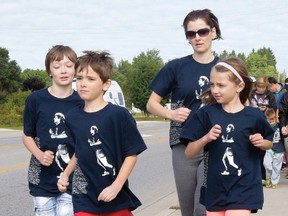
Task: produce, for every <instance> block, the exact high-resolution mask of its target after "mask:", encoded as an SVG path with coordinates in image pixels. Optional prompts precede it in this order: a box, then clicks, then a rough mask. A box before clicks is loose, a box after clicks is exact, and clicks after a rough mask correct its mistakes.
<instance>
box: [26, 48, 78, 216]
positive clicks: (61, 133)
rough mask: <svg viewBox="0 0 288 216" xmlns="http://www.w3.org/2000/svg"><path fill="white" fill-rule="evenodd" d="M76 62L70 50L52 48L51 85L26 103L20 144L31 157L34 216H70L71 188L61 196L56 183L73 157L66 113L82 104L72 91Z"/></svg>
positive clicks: (48, 57)
mask: <svg viewBox="0 0 288 216" xmlns="http://www.w3.org/2000/svg"><path fill="white" fill-rule="evenodd" d="M76 60H77V56H76V53H75V52H74V50H72V49H71V48H70V47H68V46H63V45H56V46H53V47H52V48H51V49H50V50H49V52H48V53H47V55H46V60H45V65H46V70H47V74H48V75H49V76H50V77H51V81H52V85H51V86H50V87H48V88H44V89H41V90H38V91H34V92H33V93H31V94H30V95H29V96H28V97H27V100H26V104H25V109H24V114H23V120H24V135H23V142H24V144H25V146H26V148H27V149H28V150H29V151H30V152H31V154H32V155H31V160H30V164H29V169H28V181H29V190H30V194H31V195H32V196H33V200H34V209H35V213H36V215H47V216H48V215H66V216H68V215H70V216H72V215H73V205H72V196H71V188H70V187H69V188H68V190H67V193H61V192H60V191H59V190H58V188H57V181H58V179H59V178H60V176H61V174H62V171H63V170H64V169H65V168H66V166H67V165H68V163H69V161H70V158H71V157H72V155H73V154H74V142H73V140H72V137H71V136H70V134H69V133H68V129H67V127H66V125H65V116H66V113H67V112H68V110H70V109H71V108H73V107H75V106H77V105H79V104H83V100H81V98H80V97H79V95H78V93H77V92H76V91H74V90H73V89H72V81H73V78H74V74H75V69H74V65H75V62H76Z"/></svg>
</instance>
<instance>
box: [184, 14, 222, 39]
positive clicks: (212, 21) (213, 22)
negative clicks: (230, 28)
mask: <svg viewBox="0 0 288 216" xmlns="http://www.w3.org/2000/svg"><path fill="white" fill-rule="evenodd" d="M197 19H202V20H204V21H205V22H206V23H207V25H209V26H210V28H211V29H212V28H215V29H216V35H217V36H216V38H214V39H213V40H216V39H218V40H219V39H223V38H222V37H221V30H220V27H219V22H218V19H217V17H216V16H215V15H214V14H213V13H212V12H211V10H209V9H203V10H193V11H191V12H190V13H188V14H187V16H186V17H185V19H184V21H183V27H184V31H185V33H186V31H187V25H188V23H189V22H190V21H195V20H197ZM186 38H187V37H186Z"/></svg>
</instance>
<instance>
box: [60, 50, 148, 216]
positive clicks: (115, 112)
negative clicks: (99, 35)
mask: <svg viewBox="0 0 288 216" xmlns="http://www.w3.org/2000/svg"><path fill="white" fill-rule="evenodd" d="M113 65H114V61H113V59H112V58H111V56H110V54H109V53H108V52H100V51H99V52H94V51H85V52H84V55H82V56H81V57H79V58H78V60H77V62H76V65H75V68H76V79H77V80H76V86H77V90H78V92H79V95H80V97H81V98H82V99H83V100H84V101H85V104H84V106H83V105H82V106H78V107H76V108H75V109H73V110H71V111H70V112H69V113H68V114H67V117H66V125H67V126H68V128H69V129H70V131H71V134H72V136H73V138H74V140H75V154H74V156H73V157H72V159H71V161H70V163H69V165H68V166H67V168H66V169H65V170H64V172H63V174H62V176H61V178H60V179H59V181H58V184H57V185H58V188H59V190H60V191H62V192H64V191H66V189H67V186H68V185H69V176H70V175H71V173H72V172H73V171H74V170H75V172H74V177H73V183H72V184H73V191H72V196H73V206H74V212H75V214H74V215H75V216H100V215H101V216H131V215H133V214H132V213H131V211H132V210H134V209H136V208H137V207H138V206H140V205H141V202H140V201H139V200H138V198H137V197H136V196H135V195H134V194H133V193H132V191H131V190H130V189H129V186H128V177H129V175H130V173H131V172H132V170H133V168H134V166H135V164H136V160H137V155H138V154H140V153H141V152H143V151H144V150H145V149H146V148H147V147H146V145H145V143H144V141H143V139H142V137H141V134H140V132H139V131H138V129H137V125H136V122H135V120H134V118H133V117H132V115H131V114H130V113H129V111H128V110H127V109H126V108H124V107H121V106H118V105H114V104H112V103H108V102H106V101H105V100H104V98H103V94H104V93H105V92H106V91H107V90H108V88H109V87H110V85H111V82H112V80H111V79H112V74H113Z"/></svg>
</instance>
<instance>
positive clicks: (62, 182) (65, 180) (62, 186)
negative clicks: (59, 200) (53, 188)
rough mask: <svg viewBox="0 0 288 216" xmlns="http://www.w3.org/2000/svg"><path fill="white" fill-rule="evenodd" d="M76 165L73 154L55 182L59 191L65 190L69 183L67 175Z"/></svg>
mask: <svg viewBox="0 0 288 216" xmlns="http://www.w3.org/2000/svg"><path fill="white" fill-rule="evenodd" d="M75 167H76V157H75V154H74V155H73V156H72V158H71V160H70V162H69V164H68V166H67V167H66V169H65V170H64V171H63V173H62V175H61V177H60V179H59V180H58V182H57V187H58V190H59V191H60V192H65V191H66V190H67V187H68V185H69V176H70V175H71V173H72V172H73V171H74V170H75Z"/></svg>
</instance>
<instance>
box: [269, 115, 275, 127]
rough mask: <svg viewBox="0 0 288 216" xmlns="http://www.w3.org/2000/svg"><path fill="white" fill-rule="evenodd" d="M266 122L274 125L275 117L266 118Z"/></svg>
mask: <svg viewBox="0 0 288 216" xmlns="http://www.w3.org/2000/svg"><path fill="white" fill-rule="evenodd" d="M267 120H268V122H269V123H270V125H274V124H276V116H275V115H273V116H270V117H268V118H267Z"/></svg>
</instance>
